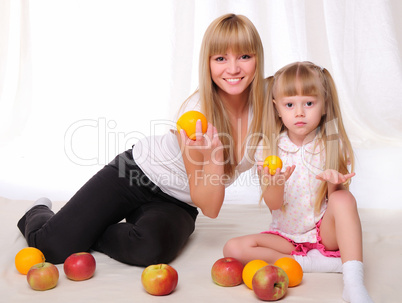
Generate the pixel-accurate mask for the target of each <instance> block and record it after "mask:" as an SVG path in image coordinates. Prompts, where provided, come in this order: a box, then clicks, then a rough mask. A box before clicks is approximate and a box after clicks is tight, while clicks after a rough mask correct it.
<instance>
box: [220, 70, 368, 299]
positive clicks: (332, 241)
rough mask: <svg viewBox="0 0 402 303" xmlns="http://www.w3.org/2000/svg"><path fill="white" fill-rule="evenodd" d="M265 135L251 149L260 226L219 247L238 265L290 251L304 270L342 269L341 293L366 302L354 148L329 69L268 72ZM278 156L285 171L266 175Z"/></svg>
mask: <svg viewBox="0 0 402 303" xmlns="http://www.w3.org/2000/svg"><path fill="white" fill-rule="evenodd" d="M268 82H269V93H268V94H267V98H268V100H267V102H266V103H265V105H264V106H265V108H264V114H263V116H265V117H266V119H265V122H264V123H265V126H264V128H263V129H264V132H265V134H264V139H263V140H262V141H261V142H260V144H259V146H258V148H257V152H256V154H255V157H256V162H257V168H258V172H259V176H260V183H261V187H262V198H263V199H264V201H265V203H266V204H267V206H268V207H269V209H270V211H271V213H272V223H271V226H270V229H269V230H268V231H266V232H263V233H261V234H256V235H247V236H243V237H237V238H234V239H231V240H229V241H228V242H227V243H226V245H225V247H224V249H223V253H224V255H225V257H229V256H230V257H235V258H237V259H239V260H241V261H242V262H243V263H244V264H245V263H247V262H249V261H251V260H254V259H262V260H265V261H267V262H268V263H271V264H273V263H274V262H275V261H276V260H278V259H279V258H282V257H286V256H287V257H289V256H292V257H293V258H294V259H296V261H298V262H299V263H300V265H301V266H302V268H303V271H304V272H343V280H344V291H343V299H344V300H345V301H347V302H372V300H371V298H370V296H369V294H368V293H367V290H366V288H365V286H364V283H363V263H362V259H363V253H362V231H361V224H360V219H359V214H358V210H357V205H356V200H355V198H354V197H353V195H352V194H351V193H350V192H349V190H348V187H349V183H350V180H351V178H352V177H353V176H354V175H355V174H354V173H351V172H349V169H348V167H349V166H350V168H351V171H353V166H354V165H353V164H354V160H353V150H352V146H351V143H350V141H349V139H348V137H347V134H346V132H345V128H344V125H343V122H342V117H341V111H340V108H339V101H338V96H337V92H336V88H335V84H334V81H333V79H332V77H331V75H330V73H329V72H328V71H327V70H326V69H323V68H321V67H319V66H317V65H314V64H313V63H310V62H296V63H293V64H289V65H287V66H285V67H283V68H282V69H281V70H279V71H278V72H277V73H276V74H275V75H274V77H270V78H269V81H268ZM275 154H277V155H278V156H279V157H280V158H281V159H282V161H283V164H284V169H283V171H281V170H280V169H277V170H276V173H275V174H274V175H272V176H271V175H270V174H269V170H268V167H264V168H263V167H262V163H263V161H264V159H265V158H266V157H267V156H269V155H275Z"/></svg>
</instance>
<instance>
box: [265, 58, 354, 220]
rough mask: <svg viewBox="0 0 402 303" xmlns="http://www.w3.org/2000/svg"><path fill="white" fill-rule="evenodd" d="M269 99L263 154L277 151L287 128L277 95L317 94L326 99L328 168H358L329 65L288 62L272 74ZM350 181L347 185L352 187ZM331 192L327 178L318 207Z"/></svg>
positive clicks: (322, 133)
mask: <svg viewBox="0 0 402 303" xmlns="http://www.w3.org/2000/svg"><path fill="white" fill-rule="evenodd" d="M268 90H269V92H268V93H267V100H266V102H265V105H264V122H263V125H262V127H263V133H264V146H265V148H264V151H263V155H264V156H268V155H269V154H276V152H277V140H278V137H279V135H280V133H282V132H283V131H285V130H286V127H285V125H284V124H283V122H282V120H281V118H280V117H279V115H278V112H277V111H276V110H275V105H274V102H273V101H274V100H275V98H279V97H283V96H295V95H305V96H317V97H319V98H322V100H323V101H324V112H323V115H322V117H321V121H320V124H319V126H318V128H317V138H318V142H317V144H319V145H320V146H324V150H325V169H334V170H337V171H339V172H340V173H342V174H348V173H349V169H348V167H350V171H351V172H353V171H354V153H353V149H352V144H351V143H350V140H349V138H348V136H347V134H346V131H345V127H344V124H343V120H342V115H341V109H340V106H339V99H338V93H337V90H336V86H335V82H334V80H333V78H332V76H331V74H330V73H329V72H328V70H326V69H325V68H322V67H320V66H317V65H315V64H313V63H311V62H308V61H305V62H295V63H292V64H289V65H286V66H285V67H283V68H282V69H280V70H279V71H277V72H276V73H275V75H274V76H273V77H269V78H268ZM349 183H350V182H347V183H346V184H344V185H345V187H346V188H349ZM327 195H328V186H327V182H322V184H321V186H320V188H319V189H318V193H317V199H316V201H315V211H316V212H317V213H318V212H319V211H320V210H321V206H322V203H323V202H324V201H325V200H326V198H327Z"/></svg>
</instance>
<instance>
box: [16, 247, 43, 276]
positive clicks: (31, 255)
mask: <svg viewBox="0 0 402 303" xmlns="http://www.w3.org/2000/svg"><path fill="white" fill-rule="evenodd" d="M14 261H15V267H16V268H17V270H18V271H19V272H20V273H21V274H23V275H26V274H27V273H28V271H29V269H30V268H31V267H32V266H33V265H35V264H38V263H43V262H45V256H44V255H43V253H42V252H41V251H40V250H39V249H37V248H35V247H25V248H23V249H21V250H20V251H19V252H18V253H17V254H16V255H15V260H14Z"/></svg>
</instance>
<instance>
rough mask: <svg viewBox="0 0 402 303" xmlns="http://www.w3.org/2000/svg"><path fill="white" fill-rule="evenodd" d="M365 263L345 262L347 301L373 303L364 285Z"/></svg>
mask: <svg viewBox="0 0 402 303" xmlns="http://www.w3.org/2000/svg"><path fill="white" fill-rule="evenodd" d="M363 280H364V273H363V263H362V262H360V261H356V260H353V261H347V262H345V263H344V264H343V296H342V298H343V299H344V300H345V301H346V302H351V303H373V300H371V298H370V295H369V294H368V292H367V290H366V287H364V282H363Z"/></svg>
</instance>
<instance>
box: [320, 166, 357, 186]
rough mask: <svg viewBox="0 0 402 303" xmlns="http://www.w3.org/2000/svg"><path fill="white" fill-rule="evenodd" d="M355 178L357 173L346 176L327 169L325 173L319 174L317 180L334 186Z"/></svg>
mask: <svg viewBox="0 0 402 303" xmlns="http://www.w3.org/2000/svg"><path fill="white" fill-rule="evenodd" d="M354 176H355V173H351V174H346V175H344V174H341V173H340V172H338V171H336V170H334V169H327V170H325V171H323V172H322V173H321V174H318V175H317V176H316V179H318V180H321V181H326V182H329V183H332V184H343V183H345V182H346V181H347V180H349V179H351V178H352V177H354Z"/></svg>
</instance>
